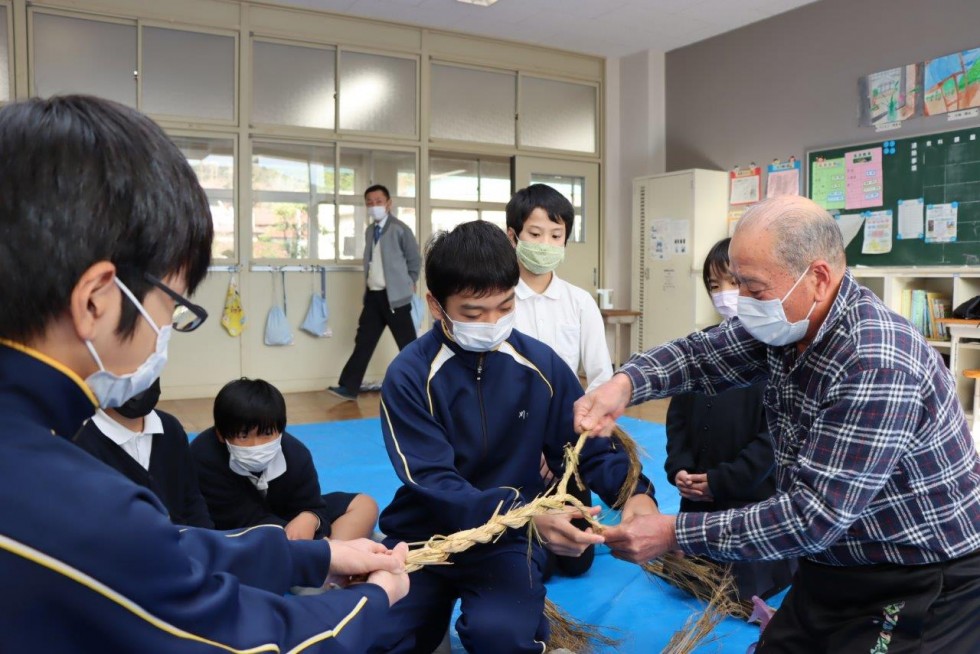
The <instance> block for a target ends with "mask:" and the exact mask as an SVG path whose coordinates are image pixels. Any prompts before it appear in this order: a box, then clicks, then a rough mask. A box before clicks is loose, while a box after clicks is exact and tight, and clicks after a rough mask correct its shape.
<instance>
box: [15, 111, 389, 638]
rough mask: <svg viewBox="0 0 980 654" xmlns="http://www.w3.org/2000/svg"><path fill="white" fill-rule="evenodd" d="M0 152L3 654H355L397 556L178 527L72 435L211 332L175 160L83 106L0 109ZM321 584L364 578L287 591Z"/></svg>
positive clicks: (187, 187) (275, 531)
mask: <svg viewBox="0 0 980 654" xmlns="http://www.w3.org/2000/svg"><path fill="white" fill-rule="evenodd" d="M0 152H2V153H3V156H2V157H0V278H2V279H3V283H2V284H0V307H3V311H0V497H2V498H3V501H2V502H0V579H3V580H4V583H5V584H6V586H7V592H4V593H3V594H2V596H0V651H2V652H74V653H79V652H81V653H85V652H99V653H100V654H107V653H116V652H119V653H124V652H127V653H128V652H166V653H167V654H170V653H174V652H217V651H225V652H232V651H238V652H240V651H245V650H247V651H254V652H259V651H262V652H273V651H275V652H279V651H287V650H291V651H303V652H304V653H309V652H344V653H352V652H363V651H364V650H365V648H366V647H367V646H368V643H369V642H370V639H371V638H372V637H373V636H374V634H375V633H376V631H377V629H378V628H379V625H380V624H382V623H383V622H384V620H385V616H386V614H387V613H388V608H389V604H390V603H393V602H395V601H397V600H398V599H399V598H400V597H401V596H402V595H404V593H405V592H407V586H408V581H407V580H408V575H406V574H404V573H402V574H392V573H391V572H385V571H384V570H391V571H397V569H398V568H399V567H400V565H399V563H400V562H403V561H404V552H405V548H404V546H400V547H399V548H397V549H396V550H395V551H393V552H387V551H385V550H384V548H383V546H380V545H379V544H374V543H371V542H370V541H360V542H358V543H356V544H351V543H328V542H326V541H322V540H318V541H290V540H288V539H287V538H286V535H285V533H284V532H283V530H282V529H281V528H280V527H278V526H269V527H260V528H255V529H252V530H250V531H248V532H247V533H239V534H232V533H224V532H218V531H213V530H210V529H195V528H187V529H179V528H177V527H176V526H174V525H173V524H171V522H170V520H169V519H168V517H167V510H166V508H165V507H164V505H163V504H162V503H161V502H160V500H159V499H158V498H157V497H156V496H155V495H154V494H153V493H151V492H150V491H149V490H147V489H146V488H144V487H142V486H139V485H137V484H134V483H133V482H132V481H130V480H129V479H127V478H126V477H124V476H123V475H120V474H119V473H118V472H117V471H116V470H113V469H112V468H110V467H109V466H107V465H105V464H104V463H102V462H101V461H98V460H96V459H95V458H93V457H92V456H91V455H89V454H88V453H87V452H84V451H83V450H82V449H81V448H79V447H77V446H75V445H74V444H72V443H71V442H70V441H69V440H68V439H69V438H71V436H72V435H74V434H75V433H76V432H77V431H78V430H79V428H80V427H81V426H82V422H83V421H84V420H85V419H86V418H89V417H90V416H92V414H93V413H95V410H96V408H103V409H105V408H116V407H119V406H122V405H123V404H125V403H126V402H127V401H128V400H129V399H131V398H133V397H135V396H136V395H138V394H139V393H141V392H143V391H145V390H146V389H148V388H149V387H150V386H151V384H152V383H153V381H154V380H155V379H156V378H158V377H159V376H160V371H161V370H162V368H163V366H164V364H165V363H166V353H167V344H168V340H169V338H170V335H171V333H172V332H174V331H181V332H189V331H193V330H194V329H196V328H197V327H198V326H199V325H200V324H201V323H202V322H203V321H204V319H205V318H207V313H206V312H205V311H204V310H203V309H202V308H201V307H199V306H197V305H196V304H194V303H193V302H191V301H190V300H188V299H187V297H186V295H187V294H188V293H192V292H193V291H194V289H195V288H196V287H197V285H198V284H199V283H200V282H201V280H202V279H204V276H205V274H206V273H207V268H208V263H209V261H210V258H211V241H212V238H213V228H212V225H211V216H210V211H209V209H208V199H207V196H206V195H205V193H204V191H203V189H202V188H201V186H200V184H199V183H198V182H197V178H196V176H195V174H194V171H193V170H192V169H191V167H190V166H189V165H188V164H187V161H186V159H185V158H184V157H183V155H181V153H180V151H179V150H178V149H177V147H176V146H175V145H174V144H173V143H172V142H171V141H170V140H169V139H168V138H167V137H166V135H165V134H164V133H163V130H161V129H160V128H159V127H158V126H157V125H155V124H154V123H153V122H152V121H150V120H149V119H148V118H146V117H145V116H142V115H140V114H139V113H137V112H136V111H134V110H132V109H129V108H126V107H123V106H121V105H118V104H116V103H113V102H109V101H106V100H100V99H97V98H91V97H87V96H66V97H54V98H47V99H37V98H35V99H31V100H28V101H24V102H18V103H13V104H9V105H7V106H4V107H3V108H0ZM177 308H181V309H183V310H185V311H182V312H180V313H178V312H175V309H177ZM358 547H360V548H361V549H358ZM328 573H331V574H335V575H348V576H353V575H359V574H363V573H370V574H369V576H368V582H369V583H364V584H359V585H357V586H354V587H352V588H351V589H349V590H338V591H335V592H330V593H324V594H322V595H317V596H310V597H297V598H285V597H283V593H284V592H285V591H286V590H287V589H288V588H290V587H291V586H313V585H320V584H322V583H323V582H324V581H325V579H326V577H327V575H328Z"/></svg>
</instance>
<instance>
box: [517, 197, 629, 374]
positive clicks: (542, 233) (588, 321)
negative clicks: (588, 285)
mask: <svg viewBox="0 0 980 654" xmlns="http://www.w3.org/2000/svg"><path fill="white" fill-rule="evenodd" d="M574 223H575V210H574V209H573V208H572V203H571V202H569V201H568V200H567V199H566V198H565V196H563V195H562V194H561V193H559V192H558V191H556V190H555V189H553V188H551V187H550V186H546V185H544V184H532V185H531V186H528V187H527V188H523V189H521V190H520V191H518V192H517V193H515V194H514V197H513V198H511V200H510V202H508V203H507V235H508V236H509V237H510V240H511V242H512V243H514V246H515V247H516V248H517V261H518V263H519V264H520V270H521V279H520V281H519V282H517V312H516V315H517V318H516V320H517V322H516V324H515V327H516V328H517V330H518V331H521V332H524V333H525V334H528V335H529V336H533V337H534V338H536V339H538V340H539V341H543V342H544V343H545V344H547V345H549V346H550V347H551V348H552V349H553V350H554V351H555V352H557V353H558V356H560V357H561V358H562V359H563V360H564V361H565V363H567V364H568V365H569V367H570V368H571V369H572V372H574V373H575V374H578V369H579V363H581V364H582V367H583V368H584V369H585V379H586V383H587V384H588V389H587V390H591V389H593V388H595V387H596V386H598V385H599V384H601V383H603V382H604V381H606V380H608V379H609V378H610V377H612V372H613V371H612V361H611V360H610V358H609V349H608V347H607V346H606V329H605V325H604V324H603V322H602V315H601V314H600V313H599V307H598V305H597V304H596V302H595V299H594V298H593V297H592V296H591V295H590V294H589V293H588V292H587V291H585V290H583V289H581V288H579V287H577V286H572V285H571V284H569V283H568V282H566V281H565V280H563V279H560V278H559V277H558V275H556V274H555V272H554V271H555V268H557V267H558V264H560V263H561V262H562V260H563V259H564V258H565V245H566V244H567V243H568V237H569V236H570V235H571V233H572V226H573V225H574Z"/></svg>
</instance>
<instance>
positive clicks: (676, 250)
mask: <svg viewBox="0 0 980 654" xmlns="http://www.w3.org/2000/svg"><path fill="white" fill-rule="evenodd" d="M670 231H671V239H670V241H671V242H670V246H671V254H687V250H688V244H689V243H690V242H691V221H690V220H682V219H677V220H672V221H670Z"/></svg>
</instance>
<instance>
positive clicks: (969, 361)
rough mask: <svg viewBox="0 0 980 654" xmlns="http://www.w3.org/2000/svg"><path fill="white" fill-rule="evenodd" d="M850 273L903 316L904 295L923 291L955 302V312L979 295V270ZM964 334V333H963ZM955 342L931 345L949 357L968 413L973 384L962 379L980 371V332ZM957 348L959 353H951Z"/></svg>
mask: <svg viewBox="0 0 980 654" xmlns="http://www.w3.org/2000/svg"><path fill="white" fill-rule="evenodd" d="M851 272H852V273H853V274H854V276H855V277H856V278H857V280H858V282H860V283H861V284H862V285H863V286H866V287H868V288H869V289H870V290H871V291H873V292H874V293H875V295H877V296H878V297H880V298H881V299H882V301H883V302H884V303H885V304H886V305H888V307H889V308H890V309H892V310H893V311H895V312H896V313H901V309H902V291H904V290H906V289H924V290H926V291H935V292H938V293H942V294H943V295H945V296H947V297H950V298H952V300H953V308H956V307H958V306H959V305H961V304H963V303H964V302H966V301H967V300H969V299H970V298H972V297H974V296H976V295H980V267H977V266H967V267H962V268H952V267H948V266H947V267H942V266H936V267H923V268H917V267H912V268H902V267H894V268H885V267H883V268H870V267H856V268H851ZM961 332H962V330H961ZM957 336H958V338H957V339H956V340H955V341H954V342H950V341H929V343H930V344H931V345H932V346H933V347H934V348H936V349H937V350H939V351H940V352H941V353H943V354H945V355H947V356H949V359H950V365H951V367H952V373H953V379H954V380H955V382H956V394H957V396H959V400H960V404H962V405H963V409H964V410H965V411H966V412H967V413H968V414H970V413H972V411H973V383H974V382H973V380H972V379H967V378H966V377H964V376H963V371H964V370H971V369H972V370H976V369H980V329H978V330H977V334H976V337H975V338H969V334H962V333H959V334H957ZM952 347H956V352H953V351H952Z"/></svg>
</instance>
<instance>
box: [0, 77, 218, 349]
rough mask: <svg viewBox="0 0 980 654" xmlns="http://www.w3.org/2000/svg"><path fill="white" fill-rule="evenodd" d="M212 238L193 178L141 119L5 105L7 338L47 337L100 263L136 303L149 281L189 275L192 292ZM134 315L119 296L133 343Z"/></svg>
mask: <svg viewBox="0 0 980 654" xmlns="http://www.w3.org/2000/svg"><path fill="white" fill-rule="evenodd" d="M213 235H214V229H213V227H212V224H211V210H210V207H209V203H208V198H207V195H205V193H204V190H203V189H202V188H201V185H200V184H199V183H198V181H197V177H196V176H195V174H194V171H193V170H192V169H191V167H190V165H189V164H188V163H187V160H186V158H185V157H184V155H183V154H181V152H180V150H179V149H177V146H175V145H174V144H173V142H172V141H170V139H169V138H167V136H166V134H164V132H163V130H162V129H160V127H159V126H157V125H156V124H155V123H154V122H153V121H151V120H150V119H149V118H147V117H146V116H144V115H143V114H141V113H139V112H137V111H135V110H134V109H130V108H128V107H124V106H123V105H120V104H117V103H115V102H110V101H108V100H102V99H99V98H94V97H90V96H82V95H69V96H62V97H52V98H48V99H39V98H34V99H31V100H26V101H23V102H15V103H13V104H9V105H7V106H6V107H3V108H2V109H0V279H2V280H3V282H2V283H0V307H3V311H0V338H8V339H11V340H14V341H19V342H27V341H29V340H30V339H31V338H33V337H36V336H39V335H41V334H42V333H44V331H45V330H46V329H47V327H48V324H49V323H50V321H51V320H53V319H55V318H56V317H58V316H60V315H62V314H63V313H64V312H65V311H66V310H67V309H68V306H69V302H70V297H71V292H72V290H73V288H74V286H75V284H76V283H77V282H78V280H79V278H80V277H81V275H82V273H84V272H85V270H87V269H88V268H89V267H91V266H92V265H93V264H95V263H97V262H99V261H110V262H112V263H113V264H115V266H116V269H117V273H116V274H117V276H118V277H119V279H120V280H121V281H122V282H123V283H124V284H125V285H126V286H127V287H128V288H129V289H130V290H131V291H132V292H133V294H134V295H135V296H136V298H137V299H139V300H142V299H143V297H144V296H145V295H146V293H147V292H148V291H149V290H150V289H151V288H153V287H152V286H151V285H150V284H149V283H147V281H146V280H145V278H144V274H145V273H150V274H151V275H153V276H155V277H157V278H159V279H165V278H166V277H168V276H171V275H174V274H183V275H184V276H185V278H186V282H187V292H188V294H190V293H192V292H193V291H194V289H195V288H196V287H197V285H198V284H199V283H200V282H201V280H202V279H203V278H204V276H205V275H206V274H207V268H208V264H209V263H210V261H211V241H212V238H213ZM138 316H139V313H138V311H137V309H136V307H135V306H134V305H133V303H132V302H130V301H129V300H128V299H127V298H126V297H122V317H121V318H120V321H119V326H118V327H117V330H116V331H117V333H118V334H120V335H123V336H126V337H129V336H132V334H133V332H134V331H135V329H136V320H137V318H138Z"/></svg>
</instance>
